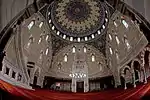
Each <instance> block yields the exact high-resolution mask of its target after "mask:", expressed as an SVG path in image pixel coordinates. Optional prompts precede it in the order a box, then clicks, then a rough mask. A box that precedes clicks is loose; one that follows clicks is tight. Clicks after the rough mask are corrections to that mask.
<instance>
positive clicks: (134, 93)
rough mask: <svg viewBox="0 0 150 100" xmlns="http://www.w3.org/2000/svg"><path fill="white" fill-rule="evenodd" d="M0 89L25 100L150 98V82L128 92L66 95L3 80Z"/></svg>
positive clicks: (133, 99) (124, 99) (120, 99)
mask: <svg viewBox="0 0 150 100" xmlns="http://www.w3.org/2000/svg"><path fill="white" fill-rule="evenodd" d="M0 88H1V89H3V90H4V91H7V92H9V93H11V94H13V95H15V96H19V97H23V98H24V100H140V99H141V98H143V97H148V96H149V97H150V82H148V83H147V84H145V85H144V84H141V85H138V86H137V87H136V88H129V89H127V90H123V89H113V90H104V91H101V92H96V93H65V92H56V91H50V90H42V89H37V90H35V91H34V90H27V89H23V88H19V87H16V86H12V85H11V84H8V83H6V82H4V81H2V80H0ZM144 99H145V98H144ZM12 100H13V99H12ZM22 100H23V99H22ZM147 100H150V98H149V99H147Z"/></svg>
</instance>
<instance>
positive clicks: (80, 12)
mask: <svg viewBox="0 0 150 100" xmlns="http://www.w3.org/2000/svg"><path fill="white" fill-rule="evenodd" d="M90 11H91V9H90V6H89V5H88V4H87V3H83V2H80V1H74V2H71V3H70V4H68V6H67V9H66V17H67V18H68V19H69V20H72V21H76V22H81V21H84V20H87V18H88V17H89V15H90Z"/></svg>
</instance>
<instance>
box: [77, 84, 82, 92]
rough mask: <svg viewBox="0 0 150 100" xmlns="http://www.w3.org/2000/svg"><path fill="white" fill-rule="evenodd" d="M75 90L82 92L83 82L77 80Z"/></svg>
mask: <svg viewBox="0 0 150 100" xmlns="http://www.w3.org/2000/svg"><path fill="white" fill-rule="evenodd" d="M77 92H84V82H77Z"/></svg>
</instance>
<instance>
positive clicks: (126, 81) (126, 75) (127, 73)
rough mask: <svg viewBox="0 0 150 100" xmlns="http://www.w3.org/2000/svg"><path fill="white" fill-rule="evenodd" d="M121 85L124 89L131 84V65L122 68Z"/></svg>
mask: <svg viewBox="0 0 150 100" xmlns="http://www.w3.org/2000/svg"><path fill="white" fill-rule="evenodd" d="M120 80H121V87H124V89H127V86H130V85H131V83H132V81H133V78H132V72H131V69H130V67H129V66H125V67H124V68H122V70H121V76H120Z"/></svg>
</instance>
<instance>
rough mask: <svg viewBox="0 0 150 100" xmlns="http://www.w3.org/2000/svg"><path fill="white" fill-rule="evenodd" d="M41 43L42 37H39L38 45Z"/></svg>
mask: <svg viewBox="0 0 150 100" xmlns="http://www.w3.org/2000/svg"><path fill="white" fill-rule="evenodd" d="M41 41H42V37H41V36H40V39H39V41H38V44H40V43H41Z"/></svg>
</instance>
